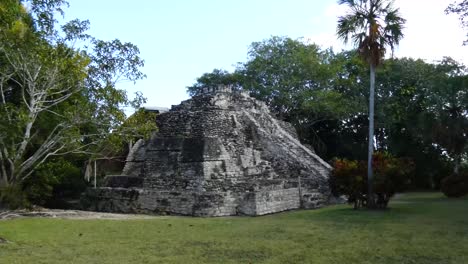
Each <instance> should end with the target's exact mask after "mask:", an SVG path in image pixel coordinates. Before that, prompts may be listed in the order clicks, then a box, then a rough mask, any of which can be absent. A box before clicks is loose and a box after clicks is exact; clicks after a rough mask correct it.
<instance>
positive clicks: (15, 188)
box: [0, 185, 30, 210]
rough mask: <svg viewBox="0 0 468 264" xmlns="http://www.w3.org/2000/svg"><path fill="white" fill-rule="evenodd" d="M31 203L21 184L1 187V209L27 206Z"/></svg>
mask: <svg viewBox="0 0 468 264" xmlns="http://www.w3.org/2000/svg"><path fill="white" fill-rule="evenodd" d="M29 206H30V203H29V201H28V199H27V196H26V193H25V192H24V191H23V189H22V188H21V186H20V185H8V186H3V187H1V188H0V209H11V210H14V209H18V208H27V207H29Z"/></svg>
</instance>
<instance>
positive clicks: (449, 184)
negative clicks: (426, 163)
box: [440, 168, 468, 197]
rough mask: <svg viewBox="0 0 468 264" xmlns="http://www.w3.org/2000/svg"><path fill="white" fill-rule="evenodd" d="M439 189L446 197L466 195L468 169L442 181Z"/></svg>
mask: <svg viewBox="0 0 468 264" xmlns="http://www.w3.org/2000/svg"><path fill="white" fill-rule="evenodd" d="M440 189H441V190H442V192H443V193H444V194H445V195H446V196H447V197H462V196H465V195H468V168H463V169H462V170H461V171H460V172H459V173H458V174H452V175H450V176H448V177H445V178H444V179H442V182H441V188H440Z"/></svg>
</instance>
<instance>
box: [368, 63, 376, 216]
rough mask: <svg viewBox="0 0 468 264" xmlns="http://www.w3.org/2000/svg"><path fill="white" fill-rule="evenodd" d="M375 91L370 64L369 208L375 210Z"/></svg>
mask: <svg viewBox="0 0 468 264" xmlns="http://www.w3.org/2000/svg"><path fill="white" fill-rule="evenodd" d="M374 91H375V65H373V64H372V63H371V64H370V92H369V146H368V156H367V207H368V208H374V207H375V204H374V192H373V188H372V184H373V173H372V154H373V153H374Z"/></svg>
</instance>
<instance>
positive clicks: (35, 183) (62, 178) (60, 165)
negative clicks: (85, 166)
mask: <svg viewBox="0 0 468 264" xmlns="http://www.w3.org/2000/svg"><path fill="white" fill-rule="evenodd" d="M85 187H86V185H85V183H84V181H83V177H82V175H81V171H80V168H78V167H76V166H75V165H74V164H72V163H71V162H70V161H67V160H66V159H63V158H60V159H57V160H52V161H49V162H47V163H43V164H41V166H39V167H38V168H37V169H36V171H35V172H34V175H33V177H30V178H28V179H26V181H24V182H23V189H24V192H25V193H26V195H27V197H28V200H29V201H30V202H31V203H33V204H36V205H42V206H43V205H47V204H51V203H52V202H54V200H58V199H61V198H62V197H63V196H68V197H70V196H71V195H73V194H75V195H76V194H77V193H78V194H79V193H80V192H82V191H84V188H85Z"/></svg>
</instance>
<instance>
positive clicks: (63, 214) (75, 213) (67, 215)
mask: <svg viewBox="0 0 468 264" xmlns="http://www.w3.org/2000/svg"><path fill="white" fill-rule="evenodd" d="M24 217H46V218H62V219H111V220H131V219H153V218H158V217H159V218H161V217H162V216H153V215H142V214H114V213H101V212H90V211H80V210H58V209H40V210H31V211H29V210H15V211H4V212H0V220H7V219H15V218H24Z"/></svg>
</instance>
